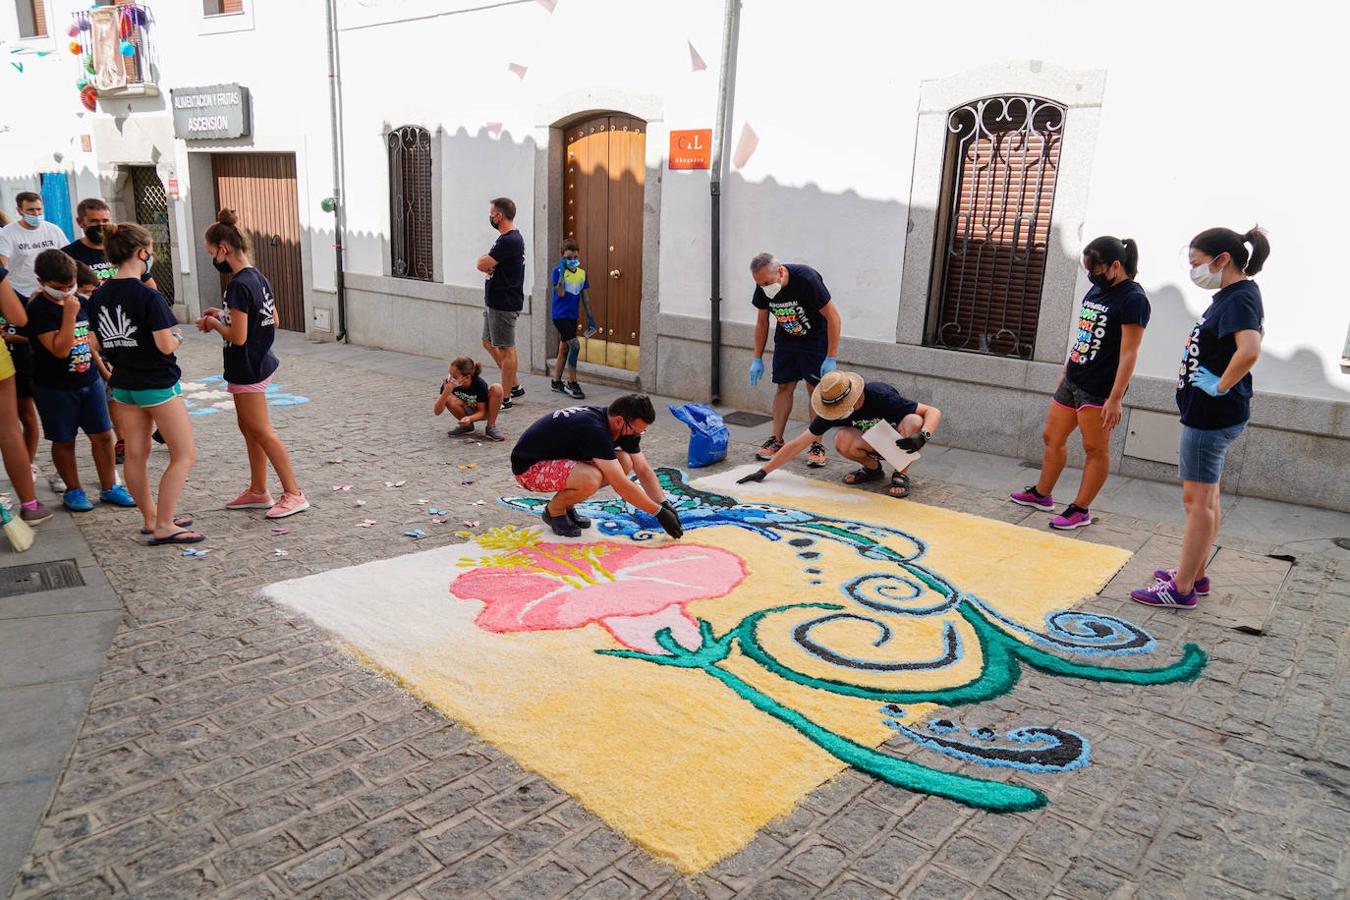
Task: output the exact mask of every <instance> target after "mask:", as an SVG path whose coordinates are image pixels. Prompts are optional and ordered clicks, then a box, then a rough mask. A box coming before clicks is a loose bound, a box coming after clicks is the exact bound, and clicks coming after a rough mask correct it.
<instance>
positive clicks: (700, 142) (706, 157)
mask: <svg viewBox="0 0 1350 900" xmlns="http://www.w3.org/2000/svg"><path fill="white" fill-rule="evenodd" d="M711 166H712V129H711V128H696V129H694V130H693V131H672V132H671V133H670V167H671V168H672V169H707V168H710V167H711Z"/></svg>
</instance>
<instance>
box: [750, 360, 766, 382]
mask: <svg viewBox="0 0 1350 900" xmlns="http://www.w3.org/2000/svg"><path fill="white" fill-rule="evenodd" d="M763 377H764V360H762V359H754V360H751V361H750V386H751V387H754V386H755V385H757V384H759V380H760V379H761V378H763Z"/></svg>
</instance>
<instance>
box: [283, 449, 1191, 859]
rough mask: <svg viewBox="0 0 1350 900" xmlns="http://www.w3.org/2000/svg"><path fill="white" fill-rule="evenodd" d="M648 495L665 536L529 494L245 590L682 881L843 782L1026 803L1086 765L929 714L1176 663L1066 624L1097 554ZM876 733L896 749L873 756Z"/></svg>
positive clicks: (752, 498)
mask: <svg viewBox="0 0 1350 900" xmlns="http://www.w3.org/2000/svg"><path fill="white" fill-rule="evenodd" d="M659 474H660V477H661V480H662V481H663V483H664V485H665V487H666V489H667V493H668V495H669V496H670V498H671V499H672V501H673V502H675V504H676V505H677V507H679V509H680V514H681V518H682V520H683V522H684V524H685V529H686V530H685V535H684V538H683V539H682V540H680V541H673V540H671V539H669V538H668V537H667V536H666V535H665V533H664V532H663V531H662V530H661V528H660V526H659V525H657V523H656V521H655V519H653V518H651V517H649V516H647V515H646V514H644V513H641V512H637V511H635V510H634V509H632V508H631V507H628V506H626V505H625V504H624V503H622V502H621V501H618V500H617V499H611V500H607V501H598V502H596V501H593V502H590V503H586V504H583V505H581V506H578V507H577V509H578V511H579V512H581V513H582V514H584V515H586V516H589V517H590V518H591V519H592V520H593V523H594V525H593V527H592V528H590V529H588V530H586V531H585V532H583V536H582V537H581V538H577V539H570V540H569V539H560V538H555V537H554V536H552V535H551V534H545V533H544V532H543V530H542V528H541V523H540V522H539V519H538V517H537V515H536V513H537V511H538V510H539V509H540V507H541V506H542V504H543V503H544V499H545V498H542V497H515V498H503V499H502V500H501V501H500V502H501V503H502V504H503V505H505V506H506V507H508V508H510V509H512V510H515V511H518V513H519V516H518V522H517V523H516V524H511V525H506V526H502V527H498V528H493V529H490V530H487V531H486V532H484V533H479V534H476V535H474V536H472V537H471V538H470V539H469V540H468V541H467V542H466V543H463V544H457V545H454V546H449V547H441V548H438V549H435V550H430V551H427V552H423V553H414V554H410V555H407V556H401V557H397V558H394V559H388V560H382V561H379V562H373V563H367V564H365V565H360V566H353V567H349V568H345V569H337V570H334V571H330V572H324V573H321V574H318V575H313V576H309V577H306V578H301V579H297V580H294V581H287V582H282V583H279V584H275V585H272V586H270V587H269V588H267V589H266V594H267V595H268V596H269V597H270V598H272V599H273V600H275V601H277V602H279V603H282V604H284V605H286V606H289V607H291V608H293V609H295V610H298V611H299V612H301V613H303V614H305V615H307V616H309V617H310V618H312V619H313V620H314V621H315V622H317V623H318V624H320V625H321V626H323V627H324V628H326V629H328V630H329V631H331V632H332V633H334V634H335V635H336V636H337V637H338V638H339V639H340V640H342V641H344V642H345V643H346V644H347V645H349V646H350V647H351V648H352V649H353V650H354V651H355V653H356V655H357V656H358V657H360V658H361V659H363V660H364V661H366V662H367V663H368V664H370V665H372V666H375V667H377V668H379V669H380V670H382V671H385V672H387V673H389V674H390V675H393V676H394V677H396V678H398V679H399V680H400V681H401V682H402V683H403V684H404V685H405V686H407V687H408V688H409V690H411V691H413V692H414V693H415V694H417V695H418V696H419V697H421V698H423V699H425V700H426V701H428V702H429V703H431V704H433V705H434V706H436V707H437V708H439V709H441V710H442V711H444V712H445V714H446V715H448V716H449V717H451V718H453V719H455V720H457V721H459V722H462V723H464V724H465V725H467V726H468V727H470V728H472V729H473V730H474V731H476V732H477V733H478V734H479V735H480V736H481V737H482V738H483V739H485V740H487V741H489V742H491V743H492V744H495V745H496V746H497V747H499V748H501V749H502V750H504V751H505V752H507V753H509V754H510V755H511V756H512V757H513V758H515V759H516V760H517V761H518V762H519V763H520V764H521V765H522V766H524V767H525V768H527V769H530V770H532V771H534V772H537V773H539V774H540V775H543V776H545V777H546V778H548V779H550V780H551V781H552V782H554V783H555V784H557V785H558V786H560V787H561V788H562V789H564V790H566V791H567V792H569V793H570V794H572V795H573V796H574V797H575V798H576V799H577V800H578V801H580V802H581V803H582V805H584V806H585V807H586V808H588V809H590V810H591V811H592V812H594V813H595V814H596V815H598V816H600V817H601V818H602V819H604V820H605V821H606V822H608V823H609V824H610V825H611V826H612V827H614V828H615V829H617V830H619V831H621V832H622V833H624V834H625V835H627V836H628V838H629V839H630V840H632V841H634V842H635V843H636V844H638V845H640V846H642V847H644V848H646V849H647V850H648V851H650V852H651V853H652V854H653V855H655V856H656V857H658V858H659V859H662V860H665V861H667V862H669V863H671V864H672V865H675V866H677V867H678V868H680V869H681V870H683V871H685V872H697V871H701V870H703V869H705V868H707V867H708V866H710V865H712V864H713V863H715V862H717V861H718V860H720V859H722V858H724V857H726V856H728V855H730V854H732V853H734V852H735V851H736V850H738V849H740V848H741V847H743V846H744V845H745V844H746V843H748V842H749V841H750V840H751V838H753V837H754V835H755V833H756V832H757V831H758V830H759V829H760V828H762V827H763V826H764V825H765V824H767V823H768V822H770V821H771V820H773V819H774V818H777V817H779V816H782V815H786V814H787V813H789V812H790V811H791V810H792V809H793V807H794V806H795V805H796V804H797V803H798V802H799V801H800V800H801V799H802V798H803V797H804V796H805V795H806V794H808V793H809V792H810V791H812V790H813V789H815V788H817V787H819V786H820V785H821V784H822V783H824V782H825V781H827V780H828V779H829V778H831V777H832V776H834V775H836V774H838V773H839V772H841V771H842V770H843V769H845V768H848V767H852V768H854V769H857V770H859V771H861V772H864V773H867V774H868V775H870V776H872V777H875V778H878V779H881V780H884V781H887V782H890V783H892V784H894V785H897V786H899V787H902V788H905V789H907V790H912V791H916V792H922V793H927V794H933V795H936V796H941V797H946V798H949V799H951V800H953V801H955V802H958V803H963V804H966V805H969V806H973V807H977V808H981V809H988V810H992V811H1001V812H1008V811H1017V810H1026V809H1032V808H1035V807H1039V806H1043V805H1045V803H1046V802H1047V801H1046V798H1045V795H1044V794H1042V793H1041V792H1039V791H1037V790H1035V789H1033V788H1031V787H1027V786H1025V785H1023V784H1019V783H1016V779H1015V775H1016V773H1017V772H1018V771H1027V772H1061V771H1067V770H1070V769H1075V768H1079V767H1082V766H1084V765H1086V764H1087V763H1088V762H1089V760H1090V758H1091V749H1090V746H1089V741H1088V738H1087V737H1085V736H1084V735H1083V734H1079V733H1077V732H1074V731H1070V730H1068V729H1067V728H1064V727H1062V725H1063V724H1072V723H1028V724H1027V725H1025V726H1024V727H1019V728H1016V729H1013V730H1011V731H1008V732H1006V733H996V732H994V731H992V730H989V729H983V728H977V729H965V728H962V727H960V726H959V725H958V724H957V723H956V721H953V720H954V719H959V716H958V715H957V713H945V714H942V713H939V712H938V710H940V709H941V708H944V707H961V706H963V705H966V704H974V703H980V702H982V701H984V700H988V699H992V698H994V697H998V696H1000V695H1003V694H1005V693H1007V692H1008V691H1010V690H1013V688H1014V686H1015V684H1016V683H1017V681H1018V679H1019V677H1022V676H1029V677H1034V678H1041V677H1067V678H1078V679H1087V680H1095V681H1108V682H1124V683H1131V684H1138V685H1154V684H1164V683H1168V682H1178V681H1188V680H1191V679H1194V678H1195V677H1196V676H1197V675H1198V674H1199V673H1200V670H1201V669H1202V668H1203V667H1204V664H1205V655H1204V653H1203V652H1202V651H1201V650H1200V649H1199V648H1197V647H1195V646H1194V645H1187V646H1186V647H1184V648H1183V649H1182V650H1181V651H1180V653H1179V655H1178V656H1176V657H1175V658H1163V659H1156V658H1144V659H1140V658H1139V657H1149V656H1150V654H1152V655H1153V656H1161V655H1162V654H1156V653H1153V651H1155V644H1156V642H1155V641H1154V639H1153V638H1152V637H1151V636H1150V635H1148V634H1147V633H1146V632H1145V631H1143V630H1142V629H1140V628H1139V627H1137V626H1135V625H1133V624H1131V623H1129V622H1127V621H1125V620H1123V619H1119V618H1116V617H1113V616H1105V615H1096V614H1092V613H1088V612H1084V611H1079V610H1075V609H1074V608H1073V607H1074V606H1075V604H1078V603H1080V602H1081V601H1083V600H1084V599H1086V598H1088V597H1090V596H1092V595H1093V594H1095V593H1096V592H1097V591H1098V590H1099V589H1100V588H1101V587H1102V586H1103V585H1104V584H1105V583H1106V582H1107V581H1108V580H1109V579H1110V578H1111V577H1112V575H1114V574H1115V573H1116V572H1117V571H1118V570H1119V569H1120V568H1121V566H1123V565H1124V564H1125V562H1126V560H1128V559H1129V556H1130V554H1129V553H1128V552H1126V551H1124V550H1120V549H1117V548H1114V547H1107V546H1101V545H1097V544H1092V543H1087V542H1083V541H1075V540H1069V539H1066V538H1064V537H1061V536H1058V535H1055V534H1053V533H1048V532H1042V531H1039V530H1033V529H1030V528H1022V527H1017V526H1013V525H1008V524H1005V523H1002V522H996V521H992V520H989V519H984V518H981V517H977V516H971V515H967V514H964V513H957V512H952V511H949V510H945V509H939V508H936V507H932V506H924V505H922V504H919V503H915V502H913V501H903V502H902V501H897V500H893V499H891V498H890V497H887V496H885V495H884V494H875V493H871V492H866V491H860V490H854V489H850V488H846V487H842V486H840V487H835V486H832V485H827V484H823V483H821V482H815V481H807V480H806V479H802V478H797V477H794V476H791V475H789V474H787V473H784V472H775V473H774V475H773V477H772V479H770V480H769V481H766V482H764V483H762V484H751V485H744V486H741V485H736V484H735V483H734V476H735V474H738V473H731V474H722V475H718V476H713V477H707V478H703V479H700V480H696V481H693V482H692V483H690V482H689V481H687V480H686V476H685V475H684V473H682V472H680V471H678V470H675V469H662V470H660V471H659ZM607 493H608V492H607ZM957 712H959V710H958V711H957ZM897 735H903V736H904V737H905V738H906V739H908V740H909V741H912V742H914V743H915V744H917V745H919V747H921V748H922V752H918V753H911V754H908V755H906V756H904V757H901V756H898V755H895V754H892V753H888V752H886V751H885V750H883V749H879V748H880V746H881V745H882V744H883V743H884V742H885V741H886V740H887V739H888V738H893V737H895V736H897ZM929 754H931V757H930V756H929ZM926 758H928V759H929V760H935V759H940V758H946V759H948V760H951V759H955V760H960V761H962V762H965V763H975V764H978V765H977V766H970V765H966V766H962V767H961V769H962V771H961V773H956V772H952V771H950V770H951V769H952V768H953V766H951V765H949V764H945V763H944V764H942V765H940V766H931V765H929V764H926ZM986 767H987V768H986ZM977 768H978V771H979V772H980V774H978V775H975V774H969V773H971V772H972V770H975V769H977ZM1009 769H1011V770H1013V772H1012V773H1008V772H1007V770H1009ZM1000 770H1003V771H1002V775H1001V776H1000ZM1009 774H1012V775H1013V776H1014V778H1013V780H1011V781H1010V780H1005V779H1006V778H1007V777H1008V775H1009Z"/></svg>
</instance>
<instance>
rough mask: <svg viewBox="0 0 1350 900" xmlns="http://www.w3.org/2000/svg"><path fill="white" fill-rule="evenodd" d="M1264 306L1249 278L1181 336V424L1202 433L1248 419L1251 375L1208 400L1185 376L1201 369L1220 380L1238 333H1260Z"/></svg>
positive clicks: (1234, 286) (1226, 292) (1218, 299)
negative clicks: (1188, 332)
mask: <svg viewBox="0 0 1350 900" xmlns="http://www.w3.org/2000/svg"><path fill="white" fill-rule="evenodd" d="M1265 318H1266V312H1265V308H1264V307H1263V306H1262V305H1261V289H1260V288H1259V287H1257V286H1256V282H1254V281H1252V280H1250V279H1243V280H1242V281H1238V282H1234V283H1233V284H1230V285H1229V286H1228V287H1226V288H1224V289H1223V290H1221V291H1219V292H1218V293H1217V294H1215V295H1214V302H1212V303H1211V304H1210V305H1209V309H1207V310H1205V313H1204V315H1202V316H1201V317H1200V320H1199V321H1198V322H1196V323H1195V327H1194V328H1192V329H1191V333H1190V335H1188V336H1187V338H1186V350H1185V352H1184V353H1183V354H1182V357H1181V371H1180V372H1179V373H1178V376H1177V409H1179V410H1181V424H1183V425H1189V426H1190V427H1191V428H1199V429H1201V430H1204V431H1213V430H1215V429H1218V428H1228V427H1231V426H1233V425H1240V424H1242V423H1243V422H1245V421H1247V419H1249V418H1251V402H1252V373H1251V372H1248V373H1247V374H1246V375H1243V376H1242V380H1241V381H1239V382H1238V383H1237V384H1235V385H1233V386H1232V387H1231V388H1229V389H1228V393H1226V394H1224V395H1223V396H1222V397H1211V396H1210V395H1209V394H1206V393H1205V392H1204V391H1202V390H1200V389H1199V388H1198V387H1196V386H1195V385H1193V384H1191V382H1190V375H1191V373H1192V372H1194V371H1195V370H1196V369H1198V368H1200V367H1201V366H1204V367H1205V368H1206V369H1209V371H1211V372H1213V373H1214V374H1215V375H1219V376H1222V375H1223V373H1224V370H1225V369H1227V368H1228V363H1229V362H1230V361H1231V360H1232V359H1233V354H1234V353H1236V352H1237V338H1236V337H1235V335H1236V334H1237V333H1238V332H1239V331H1260V332H1264V330H1265V329H1264V322H1265Z"/></svg>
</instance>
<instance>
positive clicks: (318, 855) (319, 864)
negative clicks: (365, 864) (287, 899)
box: [279, 843, 361, 891]
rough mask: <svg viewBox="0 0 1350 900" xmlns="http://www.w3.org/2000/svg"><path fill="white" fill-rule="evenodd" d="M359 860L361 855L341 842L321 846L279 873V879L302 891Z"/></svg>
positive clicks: (345, 869)
mask: <svg viewBox="0 0 1350 900" xmlns="http://www.w3.org/2000/svg"><path fill="white" fill-rule="evenodd" d="M360 861H361V857H360V855H359V854H357V853H356V852H355V851H353V850H352V849H351V848H350V847H348V846H347V845H345V844H342V843H335V844H332V845H330V846H326V847H321V848H319V849H318V850H316V851H314V852H313V853H311V854H310V855H309V856H306V857H304V858H303V859H301V860H300V861H299V862H297V863H295V864H294V865H290V866H287V867H286V868H284V869H282V870H281V871H280V873H279V879H280V880H281V881H282V882H283V883H285V885H286V887H287V888H288V889H290V890H294V891H303V890H306V889H308V888H311V887H313V886H314V885H316V884H318V883H319V882H321V881H326V880H328V879H329V878H332V877H333V876H335V875H341V874H342V873H343V872H345V871H347V870H348V869H350V868H351V867H352V866H354V865H356V864H357V863H358V862H360Z"/></svg>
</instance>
